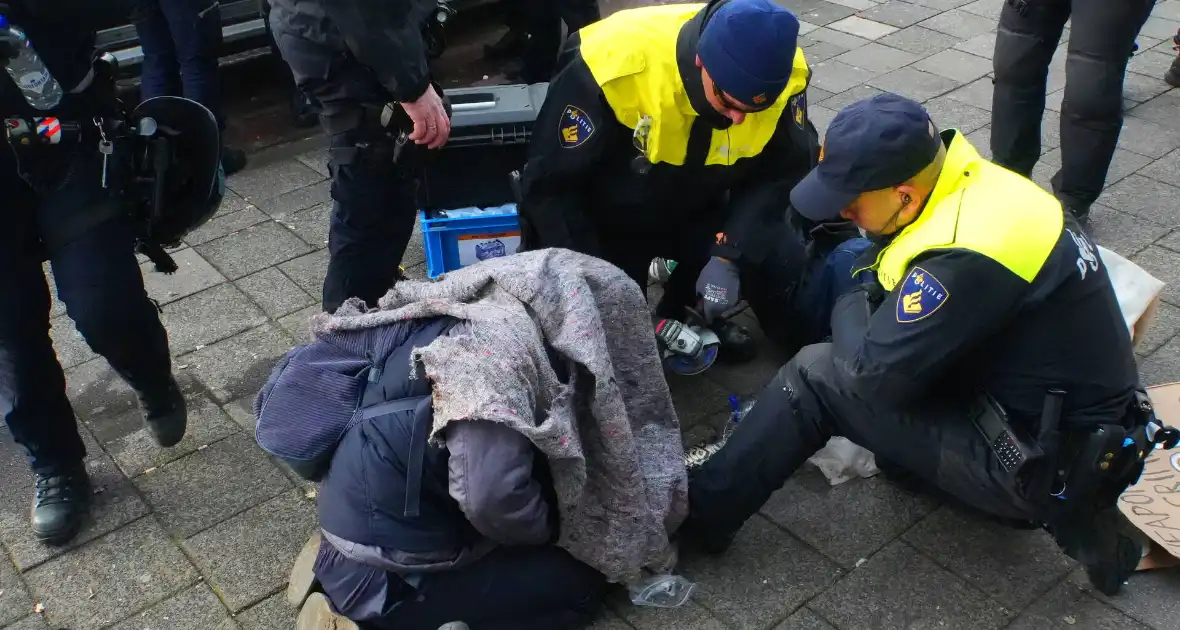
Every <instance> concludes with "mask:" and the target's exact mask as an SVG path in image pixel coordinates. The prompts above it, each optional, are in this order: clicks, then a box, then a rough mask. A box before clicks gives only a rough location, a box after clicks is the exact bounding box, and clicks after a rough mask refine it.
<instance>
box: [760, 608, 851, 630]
mask: <svg viewBox="0 0 1180 630" xmlns="http://www.w3.org/2000/svg"><path fill="white" fill-rule="evenodd" d="M774 630H836V628H835V627H834V626H832V625H831V624H829V623H828V622H826V621H824V620H823V618H822V617H820V616H819V615H817V614H815V613H814V612H812V611H811V610H810V609H807V608H800V609H799V610H798V611H796V612H795V614H793V615H791V616H790V617H787V620H786V621H784V622H782V623H781V624H779V625H778V626H777V627H775V629H774Z"/></svg>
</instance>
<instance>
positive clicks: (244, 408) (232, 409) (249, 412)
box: [221, 395, 258, 435]
mask: <svg viewBox="0 0 1180 630" xmlns="http://www.w3.org/2000/svg"><path fill="white" fill-rule="evenodd" d="M221 408H222V410H223V411H225V413H226V415H228V416H229V417H230V418H231V419H233V421H234V422H236V423H238V426H239V427H241V429H242V431H245V432H246V434H247V435H254V429H255V428H257V426H258V418H256V417H254V396H253V395H251V396H244V397H242V398H239V399H237V400H232V401H230V402H227V403H225V404H224V405H222V406H221Z"/></svg>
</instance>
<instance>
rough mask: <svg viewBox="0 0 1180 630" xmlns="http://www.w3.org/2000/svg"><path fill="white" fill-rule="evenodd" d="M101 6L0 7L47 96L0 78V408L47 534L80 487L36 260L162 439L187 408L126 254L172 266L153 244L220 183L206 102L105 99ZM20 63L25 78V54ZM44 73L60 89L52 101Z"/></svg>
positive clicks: (53, 535) (201, 210)
mask: <svg viewBox="0 0 1180 630" xmlns="http://www.w3.org/2000/svg"><path fill="white" fill-rule="evenodd" d="M111 10H112V7H111V6H110V5H109V4H107V3H94V2H80V1H70V2H67V1H65V0H61V1H52V2H51V1H48V0H36V1H35V2H34V1H33V0H29V1H27V2H9V3H7V4H0V14H3V15H4V16H5V17H6V18H7V19H8V22H9V23H10V24H12V25H13V26H15V27H19V28H20V29H21V30H23V31H24V32H25V33H26V35H27V38H28V41H29V42H30V43H31V44H32V45H33V46H34V47H35V49H36V51H37V54H38V55H39V56H40V58H41V60H42V62H43V63H44V66H45V68H46V69H47V70H48V73H49V74H50V75H52V79H49V78H48V77H46V76H45V75H44V74H42V75H41V79H42V81H43V85H44V86H45V87H43V89H42V90H41V92H40V94H41V96H42V97H47V98H43V99H41V100H38V99H33V102H36V103H37V104H38V106H39V107H42V108H44V109H35V108H34V107H32V105H30V103H29V102H27V101H26V100H25V99H24V98H22V93H21V91H20V90H18V88H17V86H16V84H15V83H14V82H12V81H10V80H9V78H8V77H2V78H0V116H2V117H3V118H5V131H6V134H7V142H8V144H9V145H10V146H6V147H3V148H2V150H0V182H2V185H0V188H2V189H3V191H4V194H5V219H4V220H5V226H4V229H3V230H0V269H3V273H0V303H2V304H3V307H2V308H0V413H3V415H4V420H5V422H6V423H7V424H8V428H9V430H10V431H11V432H12V437H13V439H14V440H15V441H16V442H18V443H20V444H21V445H22V446H24V447H25V449H26V450H27V451H28V455H29V462H30V465H31V467H32V469H33V473H34V474H35V476H36V481H35V487H36V489H35V497H34V500H33V506H32V515H31V517H32V529H33V533H34V535H35V537H36V538H37V539H38V540H40V541H43V542H46V543H49V544H64V543H66V542H68V541H69V540H70V539H71V538H73V537H74V536H75V535H76V534H77V532H78V530H79V528H80V527H81V524H82V522H83V519H84V516H85V514H86V511H87V506H88V503H89V499H90V496H91V494H92V492H91V487H90V481H89V478H88V476H87V472H86V468H85V465H84V463H83V459H84V458H85V457H86V447H85V446H84V444H83V441H82V438H81V437H80V436H79V433H78V427H77V424H76V422H75V419H74V410H73V409H72V408H71V406H70V401H69V400H68V399H67V397H66V384H65V377H64V374H63V371H62V366H61V364H59V363H58V361H57V357H56V356H55V355H54V349H53V345H52V343H51V341H50V336H49V328H50V325H49V310H50V295H49V289H48V286H47V283H46V279H45V274H44V272H43V270H42V263H43V261H45V260H48V261H49V263H50V264H51V266H52V269H53V275H54V280H55V282H56V285H57V292H58V297H60V298H61V301H62V302H64V303H65V306H66V312H67V313H68V314H69V316H70V318H71V319H72V320H73V321H74V323H75V325H76V326H77V329H78V331H79V332H80V333H81V334H82V336H83V337H84V338H85V339H86V342H87V343H88V344H89V346H90V348H91V349H92V350H93V351H94V352H95V353H96V354H98V355H100V356H102V357H104V358H105V359H106V360H107V362H109V363H110V365H111V367H112V368H113V369H114V371H115V372H117V373H118V374H119V375H120V376H121V377H123V379H124V380H125V381H126V382H127V384H128V385H130V386H131V388H132V389H133V390H134V391H135V393H136V394H137V395H138V398H139V404H140V407H141V410H142V413H143V416H144V420H145V421H146V424H147V429H148V431H149V433H150V434H151V436H152V437H153V438H154V439H155V441H156V442H157V443H158V444H159V445H161V446H165V447H167V446H173V445H175V444H176V443H177V442H179V441H180V440H181V438H182V437H183V436H184V433H185V428H186V417H187V412H186V408H185V402H184V397H183V395H182V394H181V391H180V388H179V387H178V385H177V382H176V380H175V379H174V378H173V376H172V371H171V367H172V365H171V359H170V357H169V351H168V339H167V335H166V333H165V331H164V327H163V326H162V325H161V322H160V319H159V316H158V313H157V308H156V306H154V305H153V303H152V302H151V301H150V300H149V299H148V296H147V293H146V291H145V289H144V284H143V277H142V275H141V272H140V266H139V263H138V261H137V260H136V256H135V251H136V249H140V250H141V251H143V252H144V253H146V254H148V255H149V257H151V258H153V260H155V261H156V262H157V266H158V267H160V268H163V269H165V270H171V271H174V270H175V263H174V261H172V260H171V259H170V258H169V257H168V255H167V254H166V253H165V251H164V249H163V248H164V247H165V246H170V245H174V244H178V242H179V240H180V238H181V237H182V236H183V235H184V234H185V233H186V232H187V231H188V230H191V229H193V228H195V227H198V226H199V225H200V224H201V223H203V222H205V221H207V220H208V219H209V218H210V217H211V216H212V215H213V214H214V213H215V212H216V210H217V208H218V206H219V205H220V202H221V199H222V196H223V195H224V191H225V188H224V175H223V173H221V171H220V170H219V164H220V148H219V147H220V139H219V135H218V131H217V123H216V120H215V119H214V117H213V115H212V114H211V113H210V112H209V111H208V110H207V109H205V108H204V107H203V106H201V105H199V104H197V103H195V102H193V101H190V100H187V99H181V98H173V97H162V98H157V99H151V100H148V101H145V102H144V103H142V104H141V105H140V106H139V107H138V108H137V109H136V110H135V112H133V113H131V114H130V115H128V114H127V113H126V112H124V111H123V109H122V107H121V106H120V105H119V103H118V100H117V98H116V97H115V79H114V72H113V68H112V67H111V65H110V64H109V63H105V62H97V63H92V59H93V54H94V50H95V47H94V43H95V32H96V31H95V27H94V25H95V24H98V23H101V21H102V20H109V19H110V17H111V15H110V11H111ZM23 46H24V43H23V41H22V39H21V38H20V37H18V36H16V35H15V34H14V32H13V31H7V29H5V32H2V33H0V64H7V63H13V60H15V59H17V57H18V56H19V55H20V51H21V49H22V47H23ZM22 63H25V62H22ZM23 72H24V75H23V76H25V77H27V76H28V75H29V74H33V72H30V71H29V69H28V64H27V63H25V70H24V71H23ZM53 81H56V83H57V85H60V86H61V91H62V92H64V95H63V96H62V97H61V98H60V100H59V101H58V102H56V103H54V102H53V101H54V100H57V99H56V96H53V95H54V94H56V93H58V90H57V88H56V87H54V84H53ZM46 115H50V116H53V118H45V116H46ZM157 184H158V185H157Z"/></svg>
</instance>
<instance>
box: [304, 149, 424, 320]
mask: <svg viewBox="0 0 1180 630" xmlns="http://www.w3.org/2000/svg"><path fill="white" fill-rule="evenodd" d="M360 135H362V132H358V131H353V132H346V133H342V134H336V135H334V136H333V137H332V148H333V149H338V148H343V149H346V150H348V149H352V148H353V147H355V146H356V144H357V142H358V140H360V138H359V136H360ZM369 142H372V143H374V144H377V143H379V142H380V140H378V139H369ZM354 153H355V157H354V159H353V160H352V161H351V162H350V163H340V162H338V161H337V159H336V157H335V154H333V157H332V158H331V159H330V161H329V165H328V166H329V170H330V171H331V173H332V200H333V203H334V207H333V209H332V224H331V229H330V231H329V234H328V252H329V254H330V257H329V260H328V273H327V277H326V278H325V279H324V310H325V311H326V312H329V313H330V312H333V311H335V310H336V309H337V308H339V307H340V305H341V304H343V303H344V301H345V300H347V299H349V298H352V297H357V298H360V299H362V300H364V301H365V303H366V304H368V305H369V306H376V304H377V300H378V299H380V298H381V296H383V295H385V293H386V292H387V291H389V289H390V287H392V286H393V284H394V282H396V281H397V277H398V265H399V264H400V263H401V260H402V256H404V255H405V253H406V245H407V244H409V242H410V236H411V235H412V234H413V231H414V220H415V217H416V212H417V210H416V205H417V204H416V203H415V199H416V195H417V179H416V176H415V174H414V173H412V172H408V171H407V169H405V168H399V167H397V166H396V165H394V164H393V161H392V156H389V157H387V158H381V157H378V156H376V155H365V153H364V151H360V150H358V151H354Z"/></svg>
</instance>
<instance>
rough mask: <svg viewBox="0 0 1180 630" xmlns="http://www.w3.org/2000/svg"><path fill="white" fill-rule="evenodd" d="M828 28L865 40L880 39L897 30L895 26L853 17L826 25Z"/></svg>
mask: <svg viewBox="0 0 1180 630" xmlns="http://www.w3.org/2000/svg"><path fill="white" fill-rule="evenodd" d="M828 28H831V29H833V30H836V31H841V32H844V33H848V34H849V35H855V36H857V37H861V38H864V39H867V40H874V39H880V38H882V37H884V36H886V35H888V34H890V33H892V32H894V31H896V30H897V27H896V26H890V25H888V24H882V23H880V22H874V21H873V20H866V19H865V18H862V17H859V16H855V15H853V16H849V17H846V18H844V19H843V20H840V21H838V22H833V23H831V24H829V25H828Z"/></svg>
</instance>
